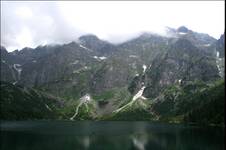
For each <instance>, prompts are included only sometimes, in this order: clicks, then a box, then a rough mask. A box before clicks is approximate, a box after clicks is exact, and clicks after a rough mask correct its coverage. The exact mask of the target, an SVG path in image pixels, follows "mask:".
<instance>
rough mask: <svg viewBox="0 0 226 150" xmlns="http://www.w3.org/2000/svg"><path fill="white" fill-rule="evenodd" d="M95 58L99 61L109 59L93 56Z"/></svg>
mask: <svg viewBox="0 0 226 150" xmlns="http://www.w3.org/2000/svg"><path fill="white" fill-rule="evenodd" d="M93 58H95V59H97V60H105V59H107V57H105V56H101V57H98V56H93Z"/></svg>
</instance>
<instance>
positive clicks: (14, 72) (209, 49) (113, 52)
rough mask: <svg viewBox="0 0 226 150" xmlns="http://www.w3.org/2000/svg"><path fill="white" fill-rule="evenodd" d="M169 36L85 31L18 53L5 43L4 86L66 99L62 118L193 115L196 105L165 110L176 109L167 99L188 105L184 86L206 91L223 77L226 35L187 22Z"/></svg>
mask: <svg viewBox="0 0 226 150" xmlns="http://www.w3.org/2000/svg"><path fill="white" fill-rule="evenodd" d="M167 33H168V35H167V36H161V35H158V34H153V33H148V32H144V33H142V34H141V35H140V36H139V37H137V38H134V39H131V40H129V41H126V42H124V43H121V44H117V45H115V44H111V43H109V42H107V41H103V40H101V39H99V38H98V37H97V36H95V35H84V36H81V37H80V38H79V39H78V40H75V41H74V42H70V43H67V44H63V45H46V46H38V47H37V48H34V49H32V48H24V49H22V50H20V51H18V50H16V51H13V52H7V50H6V49H5V48H4V47H1V81H3V82H1V85H2V83H4V84H5V83H6V82H7V84H10V87H11V88H14V87H15V88H18V86H19V87H20V86H22V87H25V88H28V89H30V90H35V91H36V92H38V93H39V92H40V93H47V95H54V97H57V98H58V99H61V101H62V102H63V105H62V108H61V107H60V108H59V109H57V111H56V112H57V115H58V116H57V117H56V118H57V119H66V120H168V121H172V120H170V119H175V118H177V117H178V116H179V118H180V117H181V118H183V119H181V118H180V119H179V120H180V121H185V120H189V119H185V118H188V117H187V116H186V115H185V114H186V113H191V114H192V115H193V114H195V112H196V109H194V111H193V108H191V107H189V110H190V111H187V112H186V113H185V112H181V114H180V115H178V114H172V115H171V116H165V115H164V113H161V112H162V111H165V113H166V114H167V113H170V112H171V109H168V108H167V107H168V106H167V105H168V102H169V103H170V105H171V106H173V107H174V105H177V104H178V103H171V101H180V102H181V103H182V104H183V103H186V102H187V101H183V100H182V99H183V96H184V97H186V94H187V95H189V94H191V93H190V91H187V90H185V89H186V87H189V86H191V85H192V86H191V87H193V88H194V90H195V91H196V92H200V90H203V87H202V86H199V84H200V83H202V85H205V88H206V89H208V88H210V87H212V86H214V85H215V84H216V83H217V82H219V81H221V80H223V79H224V65H223V62H224V54H223V50H222V45H224V36H222V37H221V38H220V39H219V40H216V39H214V38H212V37H211V36H209V35H207V34H203V33H198V32H194V31H192V30H190V29H188V28H187V27H184V26H182V27H179V28H178V29H172V28H168V31H167ZM222 39H223V40H222ZM222 82H223V81H222ZM193 85H194V86H193ZM196 86H197V89H196ZM3 87H5V86H3ZM1 91H2V90H1ZM207 91H208V90H207ZM4 92H6V91H4ZM210 93H211V92H210ZM220 93H221V94H222V93H224V91H222V88H220ZM177 94H179V95H182V97H180V99H181V100H180V99H177V98H176V97H175V95H177ZM192 94H194V93H192ZM9 95H10V93H9ZM172 95H174V96H172ZM207 95H209V92H207ZM27 96H28V95H23V94H21V95H20V98H21V99H23V98H24V99H26V97H27ZM168 97H171V99H170V100H169V99H168ZM214 98H215V97H213V100H211V102H212V101H214ZM221 98H222V97H220V98H219V99H221ZM216 99H218V98H216ZM200 101H202V100H200ZM36 102H37V101H34V103H36ZM191 102H192V103H193V100H191ZM1 103H2V101H1ZM214 103H215V101H214ZM4 105H5V104H4ZM15 105H21V104H20V103H19V104H17V103H16V102H15ZM207 105H208V104H207ZM1 106H3V105H1ZM166 106H167V107H166ZM181 106H182V105H181ZM20 107H22V106H20ZM175 107H176V106H175ZM195 108H196V107H195ZM40 109H41V108H40ZM155 109H157V110H161V111H160V112H158V111H156V110H155ZM200 109H201V108H200ZM221 109H222V108H221ZM197 110H198V108H197ZM5 111H6V112H7V110H5ZM18 111H20V110H18ZM29 111H31V112H33V110H29ZM192 112H193V113H192ZM216 113H217V112H216ZM192 115H190V116H192ZM221 115H222V114H221ZM25 116H26V115H25ZM44 116H45V115H44ZM167 117H168V118H167ZM10 118H11V117H9V119H10ZM24 118H27V117H24ZM50 118H51V117H50ZM218 123H219V122H218Z"/></svg>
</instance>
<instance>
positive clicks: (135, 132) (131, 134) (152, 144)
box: [1, 121, 224, 150]
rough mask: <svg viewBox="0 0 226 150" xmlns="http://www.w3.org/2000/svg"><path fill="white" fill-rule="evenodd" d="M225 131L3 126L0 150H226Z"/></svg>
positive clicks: (131, 125)
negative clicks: (225, 144) (225, 147)
mask: <svg viewBox="0 0 226 150" xmlns="http://www.w3.org/2000/svg"><path fill="white" fill-rule="evenodd" d="M223 149H224V128H217V127H197V126H188V125H181V124H164V123H152V122H145V121H144V122H143V121H142V122H126V121H115V122H111V121H106V122H105V121H99V122H97V121H96V122H95V121H94V122H92V121H78V122H76V121H75V122H71V121H15V122H6V121H2V122H1V150H223Z"/></svg>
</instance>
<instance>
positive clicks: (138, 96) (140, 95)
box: [114, 86, 146, 113]
mask: <svg viewBox="0 0 226 150" xmlns="http://www.w3.org/2000/svg"><path fill="white" fill-rule="evenodd" d="M144 89H145V86H143V87H142V88H141V89H140V90H139V91H138V92H137V94H135V95H134V96H133V98H132V101H130V102H129V103H127V104H126V105H124V106H122V107H121V108H119V109H117V110H115V111H114V112H115V113H118V112H120V111H121V110H123V109H124V108H126V107H127V106H132V104H133V103H134V102H135V101H136V100H137V99H139V98H142V99H146V98H145V97H143V96H142V95H143V92H144Z"/></svg>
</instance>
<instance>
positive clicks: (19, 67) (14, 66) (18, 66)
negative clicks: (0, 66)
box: [13, 64, 22, 80]
mask: <svg viewBox="0 0 226 150" xmlns="http://www.w3.org/2000/svg"><path fill="white" fill-rule="evenodd" d="M13 68H14V69H15V70H16V71H17V72H18V79H19V80H20V75H21V72H22V68H21V65H20V64H13Z"/></svg>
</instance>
